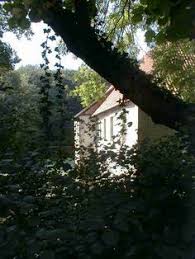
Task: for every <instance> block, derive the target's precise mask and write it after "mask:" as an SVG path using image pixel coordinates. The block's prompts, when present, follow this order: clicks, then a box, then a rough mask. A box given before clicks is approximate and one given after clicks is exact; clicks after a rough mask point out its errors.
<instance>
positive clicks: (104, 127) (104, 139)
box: [104, 119, 106, 140]
mask: <svg viewBox="0 0 195 259" xmlns="http://www.w3.org/2000/svg"><path fill="white" fill-rule="evenodd" d="M104 140H106V119H104Z"/></svg>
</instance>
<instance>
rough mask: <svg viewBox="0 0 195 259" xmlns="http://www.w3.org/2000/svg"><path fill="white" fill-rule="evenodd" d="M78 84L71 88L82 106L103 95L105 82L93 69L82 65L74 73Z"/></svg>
mask: <svg viewBox="0 0 195 259" xmlns="http://www.w3.org/2000/svg"><path fill="white" fill-rule="evenodd" d="M74 78H75V80H76V82H77V84H78V86H77V87H76V88H75V89H74V90H73V95H76V96H79V97H80V99H81V104H82V106H83V107H87V106H89V105H90V104H91V103H92V102H94V101H97V100H99V99H100V98H101V97H103V96H104V94H105V91H106V88H107V85H108V84H107V82H106V81H105V80H104V79H103V78H102V77H100V76H99V75H98V74H97V73H96V72H95V71H93V70H92V69H90V68H88V67H87V66H85V65H83V66H81V67H80V68H79V70H78V71H77V72H76V73H75V77H74Z"/></svg>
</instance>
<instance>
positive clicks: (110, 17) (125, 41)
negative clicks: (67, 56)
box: [3, 0, 194, 55]
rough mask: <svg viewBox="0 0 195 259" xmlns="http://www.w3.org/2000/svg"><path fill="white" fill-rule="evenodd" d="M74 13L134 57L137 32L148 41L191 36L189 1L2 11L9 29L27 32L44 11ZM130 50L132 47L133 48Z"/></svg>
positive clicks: (29, 4)
mask: <svg viewBox="0 0 195 259" xmlns="http://www.w3.org/2000/svg"><path fill="white" fill-rule="evenodd" d="M56 3H57V4H58V8H59V9H63V8H66V10H69V11H70V12H71V13H74V14H75V15H74V18H75V19H76V20H78V21H79V22H80V23H83V24H85V25H91V27H94V28H95V31H96V33H97V36H103V37H105V38H106V39H109V40H111V41H112V43H113V45H115V46H117V47H118V49H119V50H122V51H124V50H125V51H126V52H128V53H129V54H130V55H134V54H135V52H136V49H137V46H135V44H134V35H135V32H136V29H137V28H138V27H139V28H143V29H144V30H146V38H147V40H148V41H149V42H151V41H152V42H153V41H158V42H159V41H165V40H167V39H169V40H175V39H180V38H189V37H193V36H194V35H193V28H194V25H193V13H194V6H193V3H192V1H191V0H181V1H175V2H174V1H172V0H165V1H156V0H152V1H151V0H140V1H134V0H127V1H126V0H120V1H118V0H114V1H94V0H90V1H85V0H82V1H80V2H79V4H77V2H74V1H64V0H61V1H55V0H53V1H49V0H43V1H41V2H38V1H36V0H32V1H30V0H29V1H24V0H21V1H17V0H16V1H11V2H10V1H4V4H3V11H4V12H5V14H6V15H7V17H6V18H7V21H8V22H7V23H8V25H9V27H10V28H11V29H16V28H18V27H19V28H21V29H22V30H28V29H29V27H30V23H31V22H39V21H41V20H45V18H46V16H45V15H46V11H47V10H48V9H50V10H51V9H52V8H54V7H56ZM132 47H133V48H132Z"/></svg>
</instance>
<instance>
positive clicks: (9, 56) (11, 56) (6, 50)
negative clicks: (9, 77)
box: [0, 41, 20, 75]
mask: <svg viewBox="0 0 195 259" xmlns="http://www.w3.org/2000/svg"><path fill="white" fill-rule="evenodd" d="M19 61H20V59H19V58H18V56H17V55H16V53H15V51H14V50H13V49H12V48H11V47H10V46H9V45H8V44H6V43H4V42H2V41H0V75H2V74H3V73H5V72H6V71H8V70H12V69H13V68H14V65H15V64H16V63H18V62H19Z"/></svg>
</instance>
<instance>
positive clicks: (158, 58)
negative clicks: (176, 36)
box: [151, 40, 195, 102]
mask: <svg viewBox="0 0 195 259" xmlns="http://www.w3.org/2000/svg"><path fill="white" fill-rule="evenodd" d="M151 56H152V59H153V60H154V71H153V72H154V76H155V78H156V79H157V80H158V82H159V85H162V86H163V87H166V88H168V89H169V90H171V92H173V93H174V94H175V95H177V96H179V97H180V98H182V99H183V100H184V101H186V102H195V86H194V80H195V43H194V41H189V40H180V41H176V42H173V43H171V42H169V43H164V44H161V45H157V46H156V47H155V48H154V49H153V50H152V52H151Z"/></svg>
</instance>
